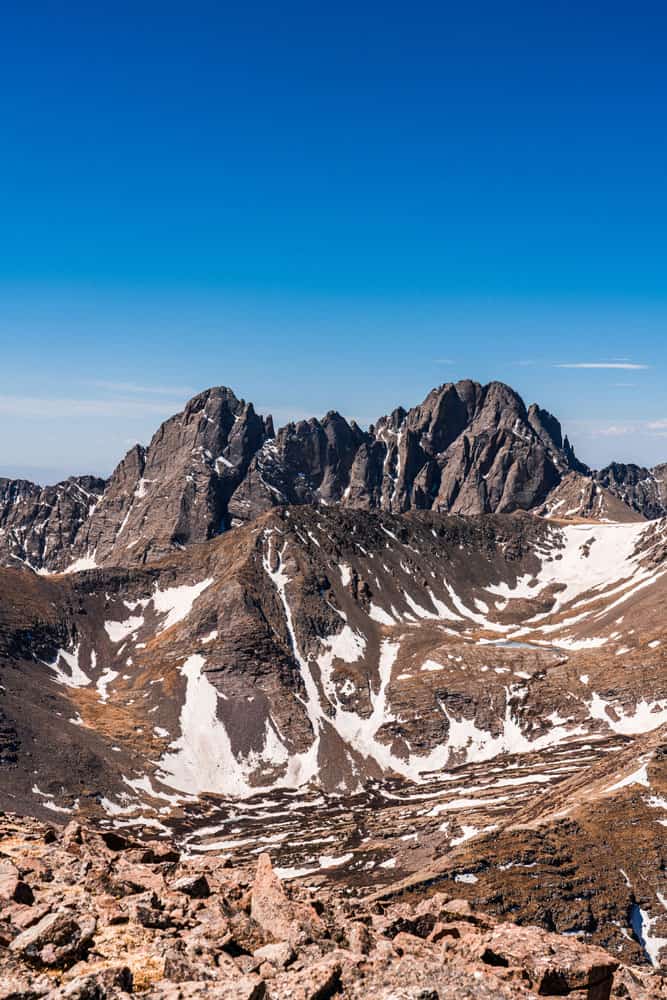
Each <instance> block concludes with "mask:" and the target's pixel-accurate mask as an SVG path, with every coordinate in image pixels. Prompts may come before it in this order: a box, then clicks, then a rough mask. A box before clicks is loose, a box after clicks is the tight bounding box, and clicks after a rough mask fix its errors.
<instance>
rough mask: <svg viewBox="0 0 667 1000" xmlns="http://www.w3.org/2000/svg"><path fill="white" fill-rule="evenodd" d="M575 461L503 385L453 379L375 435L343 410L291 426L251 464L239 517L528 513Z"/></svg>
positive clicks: (554, 426)
mask: <svg viewBox="0 0 667 1000" xmlns="http://www.w3.org/2000/svg"><path fill="white" fill-rule="evenodd" d="M570 469H578V470H584V469H585V467H584V466H582V465H581V464H580V463H579V462H577V460H576V458H575V456H574V453H573V451H572V449H571V447H570V445H569V442H568V441H567V439H565V441H563V438H562V433H561V428H560V424H559V423H558V421H557V420H556V419H555V417H552V416H551V415H550V414H548V413H546V411H544V410H541V409H539V407H537V406H531V407H530V409H528V410H526V407H525V406H524V404H523V402H522V400H521V399H520V397H519V396H518V395H517V393H515V392H514V391H513V390H512V389H510V388H509V387H508V386H506V385H503V384H502V383H500V382H492V383H490V384H489V385H487V386H481V385H479V384H478V383H476V382H470V381H463V382H457V383H456V384H454V383H448V384H447V385H443V386H440V387H439V388H437V389H434V390H433V391H432V392H431V393H429V395H428V396H427V397H426V399H425V400H424V402H423V403H422V404H421V405H420V406H416V407H414V408H413V409H411V410H407V411H406V410H404V409H403V408H401V407H399V408H398V409H396V410H394V411H393V413H391V414H390V415H389V416H386V417H382V418H381V419H380V420H379V421H378V422H377V424H375V425H374V426H372V427H371V428H370V430H369V432H368V433H364V432H363V431H361V430H360V429H359V428H358V427H357V426H356V424H354V423H352V424H351V425H350V424H348V423H347V422H346V421H345V420H344V419H343V418H342V417H341V416H340V415H339V414H336V413H330V414H328V415H327V417H325V419H324V421H322V423H320V422H319V421H307V422H306V421H303V422H301V423H299V424H290V425H289V426H288V427H286V428H284V429H283V430H281V431H279V432H278V435H277V437H276V439H275V441H269V442H267V443H266V444H265V445H264V448H263V449H262V450H261V452H260V453H259V454H258V455H256V456H255V458H254V459H253V462H252V463H251V466H250V470H249V473H248V477H247V478H246V480H245V481H244V482H243V483H242V484H241V486H240V487H239V489H238V490H237V492H236V493H235V495H234V497H233V498H232V502H231V511H232V513H233V515H234V516H235V517H237V518H239V519H249V518H252V517H256V516H257V514H258V513H259V512H260V511H261V510H266V509H268V508H269V507H272V506H276V505H279V504H286V503H291V504H293V503H324V504H328V503H342V504H343V505H345V506H349V507H354V508H361V509H364V510H378V509H379V510H386V511H391V512H394V513H401V512H404V511H407V510H413V509H417V510H440V511H451V512H454V513H461V514H479V513H485V512H491V511H498V512H501V513H504V512H510V511H513V510H527V509H530V508H532V507H534V506H535V505H536V504H538V503H540V502H542V501H543V500H544V499H545V498H546V496H547V494H548V493H549V491H550V490H551V489H552V488H553V487H554V486H555V485H556V484H557V483H558V482H559V481H560V477H561V476H562V475H563V474H564V473H565V472H567V471H568V470H570Z"/></svg>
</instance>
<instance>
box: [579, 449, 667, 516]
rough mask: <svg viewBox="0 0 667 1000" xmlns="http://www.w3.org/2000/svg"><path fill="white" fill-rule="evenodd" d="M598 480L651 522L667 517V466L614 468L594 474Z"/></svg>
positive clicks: (618, 463)
mask: <svg viewBox="0 0 667 1000" xmlns="http://www.w3.org/2000/svg"><path fill="white" fill-rule="evenodd" d="M594 475H595V478H596V480H597V481H598V482H599V483H600V484H601V485H602V486H604V487H605V488H606V489H607V490H608V491H609V492H610V493H613V495H614V496H616V497H618V498H619V500H621V501H622V502H623V503H624V504H626V505H627V506H628V507H630V508H631V509H632V510H635V511H637V512H638V513H640V514H642V515H643V516H644V517H645V518H647V519H648V520H652V519H653V518H657V517H665V515H666V514H667V465H656V466H655V467H654V468H652V469H646V468H643V467H642V466H639V465H623V464H622V463H620V462H612V463H611V465H608V466H606V468H604V469H601V470H600V472H596V473H594Z"/></svg>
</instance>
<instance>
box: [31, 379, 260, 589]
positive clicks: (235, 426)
mask: <svg viewBox="0 0 667 1000" xmlns="http://www.w3.org/2000/svg"><path fill="white" fill-rule="evenodd" d="M272 432H273V431H272V425H271V421H270V418H269V419H268V420H264V419H263V418H262V417H260V416H258V415H257V414H256V413H255V411H254V409H253V406H252V403H245V402H244V401H243V400H239V399H237V398H236V396H235V395H234V393H233V392H232V391H231V390H230V389H225V388H218V389H209V390H207V391H206V392H202V393H200V394H199V395H198V396H195V397H194V399H191V400H190V402H189V403H188V405H187V406H186V408H185V410H184V411H183V412H182V413H178V414H176V416H174V417H171V419H169V420H167V421H166V422H165V423H164V424H162V426H161V427H160V428H159V430H158V431H157V432H156V434H155V435H154V437H153V439H152V441H151V442H150V444H149V445H148V447H147V448H142V447H140V446H139V445H136V446H135V447H134V448H132V449H130V451H129V452H128V453H127V455H126V456H125V458H124V459H123V461H122V462H121V463H120V465H119V466H118V467H117V469H116V470H115V472H114V473H113V475H112V476H111V478H110V479H109V481H108V483H107V486H106V489H105V490H104V493H103V495H102V496H101V498H100V499H99V502H98V503H97V505H96V506H95V508H94V510H93V511H92V512H91V514H90V516H89V517H88V519H87V520H86V521H85V523H83V524H82V525H81V526H80V528H79V530H78V531H77V532H76V535H75V538H74V541H73V543H72V545H71V546H70V547H69V549H63V550H62V551H61V552H60V553H59V555H58V558H56V559H54V560H51V561H50V562H49V563H48V565H49V568H50V569H59V570H63V569H72V568H74V569H84V568H87V567H89V566H95V565H126V564H136V563H143V562H146V561H150V560H154V559H157V558H159V557H160V556H162V555H165V554H166V553H168V552H170V551H173V550H174V549H175V548H178V547H179V546H183V545H187V544H189V543H191V542H197V541H203V540H204V539H207V538H211V537H212V536H213V535H217V534H219V533H220V532H221V531H223V530H225V528H226V527H227V526H228V521H227V518H228V513H227V505H228V502H229V498H230V497H231V495H232V493H233V492H234V490H235V489H236V487H237V486H238V485H239V483H240V482H241V481H242V479H243V478H244V476H245V474H246V472H247V469H248V465H249V463H250V459H251V457H252V456H253V455H254V454H255V452H256V451H257V450H258V449H259V448H260V447H261V445H262V444H263V442H264V441H265V440H266V438H267V436H268V435H270V434H272Z"/></svg>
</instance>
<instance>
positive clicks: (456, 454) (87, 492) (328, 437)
mask: <svg viewBox="0 0 667 1000" xmlns="http://www.w3.org/2000/svg"><path fill="white" fill-rule="evenodd" d="M659 470H660V467H658V469H656V470H653V472H648V470H638V469H636V467H632V466H610V467H609V468H608V469H605V470H603V471H602V472H601V473H599V474H598V475H597V476H595V475H594V474H592V473H591V471H590V470H589V469H588V468H587V467H586V466H584V465H583V464H582V463H581V462H579V461H578V459H577V458H576V455H575V454H574V451H573V449H572V446H571V445H570V443H569V441H568V439H567V437H565V438H564V437H563V434H562V430H561V426H560V424H559V422H558V420H556V418H555V417H553V416H551V414H549V413H547V412H546V411H545V410H542V409H540V407H538V406H536V405H532V406H530V407H528V408H526V406H525V405H524V403H523V401H522V400H521V398H520V397H519V396H518V394H517V393H516V392H514V390H512V389H511V388H509V386H506V385H504V384H502V383H500V382H491V383H490V384H489V385H486V386H481V385H479V384H478V383H476V382H472V381H469V380H465V381H461V382H457V383H448V384H446V385H442V386H440V387H439V388H436V389H433V390H432V391H431V392H430V393H429V395H428V396H427V397H426V399H425V400H424V401H423V403H421V404H420V405H419V406H416V407H413V408H412V409H410V410H404V409H403V408H401V407H399V408H398V409H396V410H394V411H393V413H391V414H390V415H389V416H385V417H381V418H380V419H379V420H378V421H377V423H376V424H374V425H372V426H371V427H370V428H369V429H368V430H367V431H365V430H363V429H362V428H360V427H359V426H358V425H357V424H356V423H354V421H352V422H351V423H349V422H348V421H347V420H345V418H344V417H342V416H341V415H340V414H339V413H336V412H333V411H332V412H330V413H328V414H327V415H326V416H325V417H324V418H323V419H321V420H319V419H316V418H313V419H311V420H302V421H299V422H297V423H290V424H288V425H287V426H286V427H282V428H281V429H279V430H278V431H277V433H275V432H274V428H273V422H272V420H271V417H266V418H264V417H262V416H260V415H258V414H257V413H256V412H255V410H254V408H253V406H252V403H246V402H244V401H243V400H240V399H237V397H236V396H235V395H234V393H233V392H232V391H231V389H227V388H224V387H222V388H213V389H208V390H207V391H205V392H202V393H200V394H199V395H197V396H195V397H194V398H193V399H192V400H190V402H189V403H188V404H187V406H186V407H185V409H184V410H183V412H182V413H179V414H176V415H175V416H173V417H171V418H170V419H169V420H167V421H165V423H163V424H162V426H161V427H160V428H159V429H158V430H157V432H156V433H155V435H154V437H153V439H152V441H151V442H150V444H149V445H148V447H145V448H144V447H142V446H140V445H136V446H135V447H133V448H132V449H130V451H129V452H128V453H127V455H126V456H125V458H124V459H123V460H122V461H121V462H120V464H119V465H118V467H117V468H116V469H115V471H114V472H113V474H112V475H111V477H110V478H109V479H108V480H107V481H106V482H105V481H103V480H100V479H96V478H94V477H79V478H72V479H69V480H66V481H65V482H64V483H60V484H58V485H57V486H52V487H45V488H40V487H38V486H35V485H34V484H30V483H26V482H23V481H20V480H18V481H17V480H7V479H3V480H0V561H1V562H2V563H3V564H5V565H8V566H11V565H16V564H17V563H24V564H25V565H27V566H29V567H31V568H32V569H34V570H36V571H40V572H43V571H46V572H63V571H75V570H80V569H86V568H91V567H94V566H112V565H136V564H143V563H146V562H150V561H153V560H155V559H159V558H161V557H162V556H164V555H166V554H167V553H168V552H170V551H173V550H175V549H177V548H178V547H179V546H183V545H187V544H189V543H191V542H197V541H204V540H206V539H209V538H212V537H214V536H215V535H217V534H219V533H221V532H222V531H224V530H226V529H228V528H229V527H230V526H231V525H234V524H240V523H243V522H247V521H251V520H253V519H254V518H256V517H257V516H258V515H259V514H261V513H263V512H264V511H267V510H269V509H271V508H272V507H276V506H279V505H286V504H339V505H341V506H343V507H349V508H353V509H359V510H368V511H373V510H381V511H389V512H392V513H403V512H406V511H410V510H435V511H440V512H449V513H455V514H465V515H472V514H480V513H510V512H512V511H516V510H538V509H542V511H543V512H544V513H547V514H552V515H553V516H563V515H565V514H567V516H569V517H573V516H581V517H597V518H598V519H600V518H602V519H604V518H605V517H608V518H609V519H620V520H624V519H627V520H632V519H633V518H636V517H640V518H641V517H657V516H661V515H662V513H664V500H663V493H662V485H661V477H660V474H659ZM572 481H574V482H575V484H576V487H575V488H570V487H571V485H572ZM564 482H565V484H566V487H567V489H566V491H565V494H564V495H561V493H562V491H561V493H559V492H558V491H559V489H560V488H561V486H562V484H563V483H564ZM568 490H569V493H568V492H567V491H568ZM591 492H592V493H593V494H594V497H593V498H591V496H590V495H589V494H590V493H591ZM599 497H603V498H604V502H600V501H599ZM610 515H613V516H610Z"/></svg>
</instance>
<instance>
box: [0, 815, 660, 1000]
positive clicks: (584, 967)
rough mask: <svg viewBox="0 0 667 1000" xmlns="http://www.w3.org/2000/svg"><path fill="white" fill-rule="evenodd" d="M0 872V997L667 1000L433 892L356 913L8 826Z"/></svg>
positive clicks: (19, 822) (532, 931) (627, 974)
mask: <svg viewBox="0 0 667 1000" xmlns="http://www.w3.org/2000/svg"><path fill="white" fill-rule="evenodd" d="M0 873H1V874H0V886H2V902H1V905H0V1000H41V998H45V1000H105V998H109V1000H123V998H125V997H127V996H129V995H134V996H141V997H144V998H146V1000H196V998H202V1000H203V998H214V1000H328V998H334V997H340V998H341V1000H345V998H349V1000H362V998H363V1000H371V998H372V1000H444V998H452V1000H454V998H456V1000H473V998H474V1000H491V998H493V1000H500V998H507V1000H511V998H515V997H516V998H518V997H526V998H528V997H538V996H565V995H567V996H569V997H572V998H577V1000H584V998H586V1000H608V998H610V997H628V998H636V1000H652V998H659V997H667V979H665V978H662V977H661V976H660V975H659V974H657V973H654V972H651V971H648V970H647V969H643V968H642V969H640V968H638V967H629V966H626V965H622V964H621V963H620V962H619V960H618V959H617V958H614V957H613V956H612V955H611V954H609V953H608V952H606V951H605V950H603V949H602V948H598V947H594V946H590V945H587V944H584V943H582V942H581V941H579V940H577V939H576V937H564V936H561V935H557V934H552V933H548V932H546V931H544V930H541V929H539V928H537V927H530V926H522V927H520V926H517V925H515V924H511V923H501V922H499V921H497V920H495V919H494V918H492V917H490V916H488V915H486V914H484V913H481V912H478V911H477V910H474V909H473V908H472V907H471V906H470V904H469V903H468V902H467V901H466V900H464V899H457V898H450V896H449V895H448V894H446V893H443V892H434V893H433V894H432V895H430V896H427V897H426V898H423V899H421V900H420V901H415V900H409V899H405V900H400V899H399V900H397V901H376V902H372V901H370V900H368V901H366V902H364V901H362V900H358V899H352V898H350V897H349V896H348V895H347V894H346V893H345V891H344V890H343V889H341V890H339V891H334V890H333V889H330V888H329V889H327V890H326V891H325V890H320V891H314V890H313V889H312V888H309V887H306V886H304V885H299V884H298V882H296V881H291V882H289V883H284V882H282V881H281V880H280V879H279V878H278V876H277V875H276V873H275V872H274V870H273V867H272V865H271V859H270V857H269V855H268V854H262V855H261V856H260V857H259V859H258V861H257V863H256V865H255V866H246V867H238V868H237V867H231V866H230V865H229V863H228V861H227V860H226V859H225V858H220V857H215V856H209V857H207V858H205V859H203V858H196V859H191V858H187V857H182V856H180V855H179V853H178V851H176V850H175V849H174V848H173V846H171V845H170V844H168V843H165V842H160V843H154V844H153V843H143V844H140V843H137V842H134V841H132V840H130V839H127V838H125V837H121V836H119V835H109V834H106V833H100V832H99V831H97V830H94V829H89V828H82V827H80V826H79V825H78V824H76V823H75V822H72V823H70V824H69V825H68V826H67V827H66V828H65V829H64V830H62V831H59V832H56V831H54V829H53V828H51V827H48V826H47V825H45V824H43V823H40V822H39V821H37V820H34V819H22V818H19V817H17V816H14V815H10V814H4V815H3V816H2V817H0ZM17 885H24V886H26V887H29V889H30V892H31V896H30V897H29V896H28V895H27V893H19V897H20V898H16V892H15V889H16V886H17Z"/></svg>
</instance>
